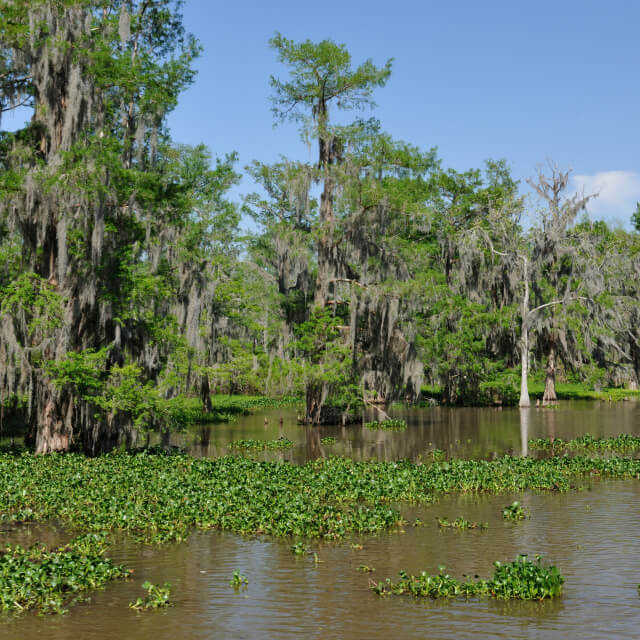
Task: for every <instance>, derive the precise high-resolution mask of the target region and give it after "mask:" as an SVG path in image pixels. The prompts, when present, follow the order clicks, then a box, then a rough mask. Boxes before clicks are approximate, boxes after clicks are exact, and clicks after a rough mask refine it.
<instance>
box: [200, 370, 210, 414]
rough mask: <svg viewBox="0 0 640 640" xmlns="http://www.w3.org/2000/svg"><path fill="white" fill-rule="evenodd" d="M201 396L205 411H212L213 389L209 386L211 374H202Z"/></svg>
mask: <svg viewBox="0 0 640 640" xmlns="http://www.w3.org/2000/svg"><path fill="white" fill-rule="evenodd" d="M200 398H201V399H202V408H203V410H204V411H205V413H211V412H212V411H213V405H212V404H211V389H210V387H209V376H202V380H201V384H200Z"/></svg>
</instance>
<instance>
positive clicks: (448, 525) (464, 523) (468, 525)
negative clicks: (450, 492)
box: [437, 516, 489, 529]
mask: <svg viewBox="0 0 640 640" xmlns="http://www.w3.org/2000/svg"><path fill="white" fill-rule="evenodd" d="M437 520H438V526H439V527H441V528H443V529H487V528H488V526H489V525H488V524H487V523H486V522H470V521H469V520H466V519H465V518H463V517H462V516H458V517H457V518H456V519H455V520H453V521H452V522H450V521H449V520H448V519H447V518H437Z"/></svg>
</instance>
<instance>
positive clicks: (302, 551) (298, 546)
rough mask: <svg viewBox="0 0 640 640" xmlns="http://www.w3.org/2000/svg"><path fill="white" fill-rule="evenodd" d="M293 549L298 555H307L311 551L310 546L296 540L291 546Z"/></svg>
mask: <svg viewBox="0 0 640 640" xmlns="http://www.w3.org/2000/svg"><path fill="white" fill-rule="evenodd" d="M291 551H292V552H293V553H294V554H295V555H297V556H305V555H307V553H308V552H309V547H307V545H305V544H304V542H296V543H295V544H294V545H293V546H292V547H291Z"/></svg>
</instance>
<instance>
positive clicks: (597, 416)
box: [0, 402, 640, 640]
mask: <svg viewBox="0 0 640 640" xmlns="http://www.w3.org/2000/svg"><path fill="white" fill-rule="evenodd" d="M394 415H397V416H398V417H400V412H397V413H395V414H394ZM265 417H266V418H267V424H266V425H265V424H264V419H265ZM280 417H282V418H283V425H282V427H280V424H279V418H280ZM402 417H405V418H406V419H407V421H408V423H409V426H408V429H407V431H405V432H401V433H396V432H382V431H369V430H368V429H364V428H363V427H361V426H355V427H353V426H350V427H346V428H345V429H342V428H340V427H323V428H322V429H320V430H313V429H307V428H303V427H299V426H297V425H296V424H295V411H293V412H291V411H288V410H287V411H284V410H273V411H269V412H265V413H261V414H256V415H253V416H248V417H245V418H241V419H240V420H239V421H238V422H237V423H235V424H232V425H216V426H212V427H210V428H209V429H206V428H204V430H203V428H201V427H199V428H197V429H195V430H194V431H193V433H190V434H186V435H185V436H183V437H182V438H181V439H180V440H181V444H184V445H187V446H189V447H190V448H191V452H192V453H193V454H194V455H223V454H226V453H227V452H228V449H227V445H228V443H229V442H230V441H231V440H236V439H240V438H247V439H249V438H251V439H275V438H277V437H279V436H280V435H285V436H286V437H288V438H289V439H291V440H292V441H294V443H295V446H294V447H293V448H292V449H291V450H289V451H285V452H268V453H264V454H260V456H266V457H268V458H270V459H279V458H282V459H289V460H293V461H296V462H300V461H304V460H305V459H308V458H314V457H318V456H322V455H331V454H336V455H350V456H352V457H354V458H358V459H362V458H379V459H397V458H417V457H418V456H420V455H423V456H424V455H426V454H427V453H428V452H429V451H432V450H433V449H434V448H439V449H443V450H445V451H446V452H447V454H448V455H449V456H467V457H481V456H482V457H492V456H494V455H502V454H504V453H513V454H516V455H520V454H521V453H522V449H523V439H522V437H521V436H522V435H526V438H525V439H524V441H525V442H526V439H527V438H538V437H550V436H555V437H562V438H566V439H568V438H571V437H575V436H578V435H582V434H584V433H590V434H591V435H593V436H611V435H617V434H620V433H633V434H635V435H640V403H635V402H628V403H617V404H611V405H610V404H608V403H586V402H585V403H563V404H562V405H561V407H560V408H558V409H553V410H536V409H531V410H529V411H528V412H526V414H524V417H525V420H524V421H521V417H523V416H522V414H521V413H520V412H519V411H517V410H507V409H504V410H502V411H500V410H495V409H445V408H432V409H421V410H414V411H411V412H409V413H406V414H403V415H402ZM525 431H526V432H527V433H526V434H525V433H524V432H525ZM325 436H333V437H335V438H336V443H335V444H333V445H328V446H325V445H322V444H321V443H320V437H325ZM515 499H518V500H520V501H521V503H522V504H523V505H524V506H525V508H526V509H527V510H528V511H529V512H530V514H531V518H530V519H527V520H525V521H522V522H519V523H506V522H505V521H504V520H503V518H502V513H501V512H502V507H503V506H504V505H506V504H509V503H510V502H512V501H513V500H515ZM399 508H400V511H401V512H402V513H403V515H404V516H405V518H406V519H407V520H408V521H409V524H407V525H406V526H405V527H404V533H399V532H395V533H389V534H387V533H384V534H379V535H377V536H363V537H359V538H356V539H350V540H347V541H344V542H341V543H339V544H333V543H320V542H317V541H311V542H309V543H308V545H309V546H310V551H311V554H309V555H306V556H296V555H294V554H293V553H292V551H291V545H292V544H293V542H294V540H292V539H277V540H274V539H268V538H266V537H253V538H251V537H240V536H236V535H233V534H226V533H220V532H215V531H211V532H195V533H193V534H192V535H191V536H190V538H189V539H188V541H187V542H185V543H182V544H169V545H163V546H141V545H137V544H135V543H133V542H132V541H130V540H127V539H125V540H123V541H122V542H121V543H120V544H118V545H116V546H115V547H114V548H112V549H111V550H110V552H109V554H108V555H109V556H110V557H111V558H112V559H113V560H115V561H116V562H122V563H124V564H126V565H127V566H128V567H130V568H132V569H134V571H135V573H134V574H133V577H132V579H130V580H129V581H127V582H122V581H120V582H114V583H111V584H110V585H108V586H107V588H106V589H104V590H103V591H98V592H94V593H92V594H91V601H90V602H88V603H85V604H80V605H77V606H75V607H73V608H72V609H71V610H70V612H69V613H68V614H67V615H65V616H35V615H32V614H27V615H23V616H17V617H6V618H4V619H0V638H12V639H13V638H15V639H20V640H22V639H25V640H28V639H31V638H34V639H35V638H38V639H39V640H46V639H49V638H51V639H56V640H57V639H67V638H69V639H73V640H80V639H85V638H87V639H90V638H96V639H97V638H140V639H146V638H153V639H154V640H155V639H160V638H208V637H215V638H445V637H446V638H451V637H455V638H472V637H473V638H477V637H485V638H545V639H546V638H568V637H580V638H593V639H596V638H598V639H600V638H638V637H639V636H640V597H639V595H638V592H637V589H636V587H637V585H638V583H640V553H639V551H640V544H639V542H640V541H639V535H640V534H639V532H640V482H638V481H637V480H636V481H633V480H631V481H626V480H624V481H597V480H595V481H591V482H589V483H588V484H585V486H584V488H583V489H582V490H578V491H570V492H567V493H531V492H527V493H524V494H501V495H497V496H496V495H460V496H445V497H443V498H441V499H440V500H439V501H438V502H437V503H435V504H432V505H427V506H421V507H411V506H408V505H406V504H403V505H400V507H399ZM459 515H462V516H464V517H465V518H466V519H468V520H473V521H478V522H487V523H488V529H487V530H471V531H457V530H441V529H439V528H438V526H437V522H436V518H437V517H439V516H440V517H448V518H449V519H450V520H453V519H454V518H456V517H457V516H459ZM416 518H420V519H421V520H422V521H423V523H424V524H423V526H421V527H413V526H411V524H410V523H412V522H413V521H414V520H415V519H416ZM0 536H2V538H4V540H3V542H5V541H6V542H19V543H21V544H29V543H30V542H35V541H37V540H42V541H43V542H46V543H48V544H52V539H53V538H57V539H58V540H61V539H64V537H65V536H64V531H63V530H56V528H55V527H54V526H53V525H52V526H51V527H47V526H42V525H37V526H36V525H34V526H30V527H21V528H19V529H16V530H14V531H12V532H10V533H7V532H0ZM352 543H359V544H361V545H362V546H363V548H362V549H354V548H352V546H351V544H352ZM314 551H315V552H316V553H317V556H318V559H319V560H320V562H318V563H316V562H314V558H313V552H314ZM519 553H529V554H531V555H533V554H535V553H539V554H542V555H543V556H544V560H545V563H550V564H555V565H556V566H557V567H558V568H559V569H560V571H561V573H562V574H563V576H564V577H565V585H564V594H563V596H562V597H561V598H559V599H558V600H555V601H549V602H518V601H515V602H514V601H507V602H505V601H495V600H489V599H482V598H472V599H470V600H468V601H467V600H465V599H452V600H437V601H434V600H420V601H418V600H414V599H413V598H410V597H395V596H389V597H386V598H380V597H378V596H376V595H375V594H373V593H372V592H370V591H369V590H368V584H369V580H370V579H373V580H375V581H382V580H384V579H385V578H387V577H390V578H392V579H394V580H395V579H396V578H397V577H398V572H399V571H400V570H403V569H404V570H406V571H407V572H408V573H419V572H420V571H422V570H427V571H428V572H429V573H437V571H438V565H441V564H442V565H445V566H446V567H447V573H449V574H451V575H452V576H454V577H456V578H460V577H461V575H462V574H463V573H465V574H469V575H471V576H473V575H474V574H479V575H480V576H482V577H490V576H491V575H492V574H493V561H494V560H500V561H511V560H513V559H514V558H515V557H516V555H517V554H519ZM360 565H367V566H369V567H375V569H376V571H375V572H374V573H371V574H367V573H362V572H359V571H358V570H357V569H358V567H359V566H360ZM236 570H237V571H240V572H241V573H243V574H244V575H246V576H247V577H248V579H249V585H248V587H247V588H246V589H240V590H237V591H236V590H234V589H233V588H232V587H231V586H229V580H230V579H231V576H232V574H233V572H234V571H236ZM145 580H150V581H152V582H154V583H164V582H170V583H171V584H172V598H171V599H172V601H173V602H174V603H175V606H174V607H171V608H169V609H166V610H159V611H150V612H143V613H136V612H135V611H132V610H130V609H129V608H128V603H129V602H130V601H132V600H135V599H136V598H137V597H139V596H142V595H143V591H142V589H141V587H140V585H141V584H142V582H144V581H145Z"/></svg>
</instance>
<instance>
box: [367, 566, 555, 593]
mask: <svg viewBox="0 0 640 640" xmlns="http://www.w3.org/2000/svg"><path fill="white" fill-rule="evenodd" d="M535 558H536V562H535V563H534V562H532V561H531V560H529V558H528V556H526V555H519V556H517V557H516V559H515V560H514V561H513V562H509V563H506V564H502V563H500V562H495V563H494V566H495V571H494V574H493V578H491V579H490V580H475V581H466V582H461V581H459V580H457V579H456V578H453V577H451V576H450V575H448V574H446V573H445V572H444V570H445V569H444V567H439V573H437V574H436V575H430V574H428V573H427V572H426V571H423V572H422V573H421V574H420V575H419V576H413V575H412V576H409V575H408V574H407V573H406V572H404V571H401V572H400V580H399V581H398V582H392V581H391V580H390V579H389V578H387V580H386V581H385V582H378V583H372V584H371V585H370V588H371V590H372V591H374V593H377V594H378V595H389V594H394V595H413V596H416V597H421V598H452V597H456V596H465V597H470V596H488V597H492V598H499V599H520V600H544V599H546V598H556V597H558V596H560V595H561V594H562V585H563V583H564V578H563V577H562V576H561V575H560V573H559V571H558V570H557V569H556V567H554V566H550V567H545V566H542V563H541V557H540V556H538V555H536V556H535Z"/></svg>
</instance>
